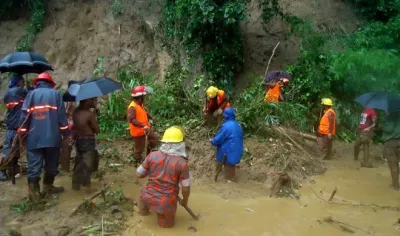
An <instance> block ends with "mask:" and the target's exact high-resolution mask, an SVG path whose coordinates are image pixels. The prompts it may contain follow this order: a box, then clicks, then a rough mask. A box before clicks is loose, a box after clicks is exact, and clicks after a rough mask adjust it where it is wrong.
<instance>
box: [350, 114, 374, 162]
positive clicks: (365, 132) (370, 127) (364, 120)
mask: <svg viewBox="0 0 400 236" xmlns="http://www.w3.org/2000/svg"><path fill="white" fill-rule="evenodd" d="M376 117H377V116H376V112H375V110H374V109H370V108H366V109H364V111H363V112H362V113H361V120H360V124H359V125H358V138H357V140H356V142H355V144H354V160H355V161H357V160H358V154H359V153H360V147H361V146H363V149H364V150H363V154H364V156H363V160H362V162H361V167H367V168H372V163H371V162H370V161H369V144H370V142H371V140H372V137H373V136H374V129H375V125H376Z"/></svg>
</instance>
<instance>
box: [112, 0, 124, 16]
mask: <svg viewBox="0 0 400 236" xmlns="http://www.w3.org/2000/svg"><path fill="white" fill-rule="evenodd" d="M111 12H112V14H113V16H114V18H118V17H119V16H120V15H121V14H122V7H121V0H111Z"/></svg>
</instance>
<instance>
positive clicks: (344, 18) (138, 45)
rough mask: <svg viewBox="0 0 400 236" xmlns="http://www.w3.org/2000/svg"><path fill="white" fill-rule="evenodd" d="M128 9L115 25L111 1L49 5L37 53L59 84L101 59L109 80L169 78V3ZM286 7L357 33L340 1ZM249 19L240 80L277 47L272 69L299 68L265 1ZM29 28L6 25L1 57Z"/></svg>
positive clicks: (251, 8) (258, 69)
mask: <svg viewBox="0 0 400 236" xmlns="http://www.w3.org/2000/svg"><path fill="white" fill-rule="evenodd" d="M122 3H123V4H122V9H123V14H122V15H121V16H120V17H118V18H117V19H114V17H113V16H112V11H111V6H110V3H109V1H108V0H96V1H94V2H93V1H84V0H76V1H72V3H71V1H70V0H50V1H49V9H50V10H48V11H47V12H48V14H47V19H46V24H45V27H44V29H43V31H42V32H41V33H39V34H38V35H37V37H36V40H35V43H34V46H33V48H34V50H35V51H37V52H39V53H41V54H43V55H45V56H46V58H47V59H48V60H49V61H50V63H51V64H52V65H53V66H54V68H55V71H54V73H53V74H54V77H55V79H56V80H57V82H58V83H63V85H64V86H65V85H66V83H67V81H68V80H70V79H75V80H76V79H82V78H83V77H85V76H90V75H91V74H92V71H93V69H94V68H95V67H96V62H97V58H98V57H100V56H104V59H105V60H104V70H105V74H106V75H107V76H110V77H115V76H116V72H117V70H118V68H119V67H121V66H123V65H125V64H133V65H134V66H136V67H137V68H138V69H139V70H141V71H143V72H145V73H150V74H153V75H156V76H159V77H163V73H164V70H165V68H167V67H168V65H169V64H170V63H171V59H170V57H169V56H168V53H167V52H166V51H165V50H164V49H163V48H162V47H161V45H160V43H159V40H157V39H156V37H155V35H156V32H155V28H156V25H157V23H158V21H159V19H160V18H161V14H162V7H163V4H162V3H163V1H162V0H157V1H152V0H148V1H129V0H123V1H122ZM280 4H281V6H282V7H283V11H284V12H289V13H291V14H293V15H295V16H298V17H300V18H302V19H308V20H311V21H312V22H313V23H314V24H315V26H317V27H322V28H341V29H345V30H347V31H352V30H354V29H355V28H356V22H357V18H356V16H355V14H354V13H353V10H352V9H351V6H349V5H346V4H345V3H344V2H342V1H340V0H296V1H294V0H282V1H281V3H280ZM247 13H248V17H247V19H246V20H245V21H244V22H242V30H243V33H244V37H245V52H244V53H245V64H244V70H243V73H242V74H241V75H240V76H239V80H240V78H244V77H245V75H247V74H248V73H255V74H262V73H263V72H264V70H265V67H266V64H267V61H268V59H269V57H270V55H271V52H272V49H273V48H274V46H275V45H276V43H277V42H280V46H279V48H278V49H277V51H276V53H275V57H274V59H273V61H272V64H271V67H270V68H271V69H280V68H283V67H284V66H285V65H287V64H289V63H293V62H294V61H295V60H296V57H297V55H298V52H299V42H300V39H299V38H296V37H294V36H292V37H287V32H288V29H289V26H288V25H287V24H286V23H285V22H283V21H282V20H280V19H279V18H275V19H273V20H272V21H271V22H269V23H268V24H267V25H263V24H262V22H261V19H260V15H261V12H260V7H259V0H250V1H249V3H248V6H247ZM27 24H28V22H27V19H20V20H17V21H5V22H0V56H1V57H3V56H4V55H6V54H8V53H11V52H13V50H14V47H15V45H16V43H17V41H18V39H19V38H20V37H21V36H22V35H23V34H24V32H25V28H26V26H27ZM3 87H4V83H3ZM2 90H3V91H4V89H2Z"/></svg>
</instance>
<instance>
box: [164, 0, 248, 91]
mask: <svg viewBox="0 0 400 236" xmlns="http://www.w3.org/2000/svg"><path fill="white" fill-rule="evenodd" d="M246 2H247V1H245V0H229V1H212V0H194V1H193V0H167V2H166V6H165V9H164V21H163V22H164V26H163V28H164V34H165V35H164V36H165V40H164V41H165V43H166V44H167V46H169V47H170V48H171V51H175V54H176V55H175V56H176V57H178V56H179V50H176V48H174V47H177V48H178V49H179V48H180V45H183V46H184V48H185V49H186V52H187V54H188V55H189V56H195V55H197V54H199V53H198V52H197V51H200V55H201V57H202V59H203V69H204V71H205V72H206V78H207V79H209V80H212V81H215V83H217V85H222V86H223V87H225V88H226V90H231V88H232V84H233V76H234V75H235V73H236V72H238V70H239V69H240V67H241V65H242V63H243V55H242V51H243V37H242V34H241V31H240V30H239V29H240V27H239V23H240V21H241V20H243V19H244V18H245V16H246V15H245V6H246Z"/></svg>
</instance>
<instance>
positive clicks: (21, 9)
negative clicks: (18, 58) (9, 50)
mask: <svg viewBox="0 0 400 236" xmlns="http://www.w3.org/2000/svg"><path fill="white" fill-rule="evenodd" d="M28 14H30V19H29V25H28V27H27V28H26V33H25V35H24V36H23V37H22V38H21V39H20V40H18V43H17V45H16V48H15V50H16V51H30V50H31V49H32V44H33V41H34V40H35V37H36V35H37V34H38V33H39V32H40V31H41V30H42V28H43V24H44V19H45V1H44V0H2V1H0V20H4V19H13V18H18V17H23V16H26V15H28Z"/></svg>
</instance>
